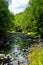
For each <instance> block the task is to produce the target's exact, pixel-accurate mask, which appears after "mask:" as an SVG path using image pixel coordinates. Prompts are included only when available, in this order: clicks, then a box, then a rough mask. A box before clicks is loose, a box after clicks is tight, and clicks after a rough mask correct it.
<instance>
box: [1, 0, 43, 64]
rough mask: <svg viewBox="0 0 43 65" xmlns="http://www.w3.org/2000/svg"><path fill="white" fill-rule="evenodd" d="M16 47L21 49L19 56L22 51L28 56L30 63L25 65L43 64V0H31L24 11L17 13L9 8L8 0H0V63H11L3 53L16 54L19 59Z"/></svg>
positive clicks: (23, 54)
mask: <svg viewBox="0 0 43 65" xmlns="http://www.w3.org/2000/svg"><path fill="white" fill-rule="evenodd" d="M16 45H17V46H16ZM15 47H17V48H15ZM15 49H16V51H20V52H19V53H18V52H17V53H18V55H17V57H19V55H21V53H22V55H21V56H22V57H23V56H24V57H25V58H26V60H27V61H26V63H27V62H28V64H26V63H25V64H23V65H43V0H29V2H28V5H27V7H26V8H25V9H24V11H23V12H20V13H18V14H16V15H15V14H13V13H12V12H11V11H10V10H9V9H8V1H7V0H0V65H3V64H6V63H8V64H7V65H11V64H10V63H9V61H8V60H6V59H8V58H3V60H4V61H3V60H2V59H1V54H5V57H7V56H6V55H7V54H10V55H11V57H13V55H12V54H14V58H13V60H14V59H16V61H17V58H16V54H15V53H16V52H14V50H15ZM38 52H39V53H38ZM11 53H12V54H11ZM5 61H7V62H5ZM14 61H15V60H14ZM17 62H18V65H20V61H17ZM14 64H15V63H14ZM12 65H13V64H12ZM16 65H17V64H16ZM21 65H22V64H21Z"/></svg>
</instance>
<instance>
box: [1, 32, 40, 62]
mask: <svg viewBox="0 0 43 65" xmlns="http://www.w3.org/2000/svg"><path fill="white" fill-rule="evenodd" d="M39 42H41V40H40V39H38V38H34V37H32V36H31V35H27V34H22V33H10V34H9V42H8V43H9V45H8V46H7V47H5V48H4V49H3V50H1V51H0V53H2V54H5V55H7V54H11V56H12V57H13V58H14V59H15V60H17V61H18V60H19V61H20V62H21V61H23V60H25V61H26V60H27V58H26V55H27V54H28V53H29V50H30V46H31V44H39ZM26 62H27V61H26Z"/></svg>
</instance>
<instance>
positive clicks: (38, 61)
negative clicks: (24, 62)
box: [28, 44, 43, 65]
mask: <svg viewBox="0 0 43 65" xmlns="http://www.w3.org/2000/svg"><path fill="white" fill-rule="evenodd" d="M28 59H29V60H30V64H29V65H43V46H42V45H41V44H40V45H38V46H32V52H31V53H30V54H29V55H28Z"/></svg>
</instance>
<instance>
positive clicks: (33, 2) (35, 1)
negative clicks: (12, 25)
mask: <svg viewBox="0 0 43 65" xmlns="http://www.w3.org/2000/svg"><path fill="white" fill-rule="evenodd" d="M26 14H27V15H28V19H29V20H30V21H31V25H32V28H35V31H37V32H38V34H40V35H41V36H43V0H30V2H29V5H28V8H27V9H26Z"/></svg>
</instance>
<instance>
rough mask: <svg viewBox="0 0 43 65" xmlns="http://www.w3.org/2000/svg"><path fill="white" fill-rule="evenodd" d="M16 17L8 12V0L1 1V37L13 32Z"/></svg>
mask: <svg viewBox="0 0 43 65" xmlns="http://www.w3.org/2000/svg"><path fill="white" fill-rule="evenodd" d="M13 17H14V15H13V14H12V13H11V12H10V11H9V10H8V3H7V1H6V0H0V35H1V34H5V33H7V32H8V31H9V30H12V28H13V26H14V24H13V19H14V18H13Z"/></svg>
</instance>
